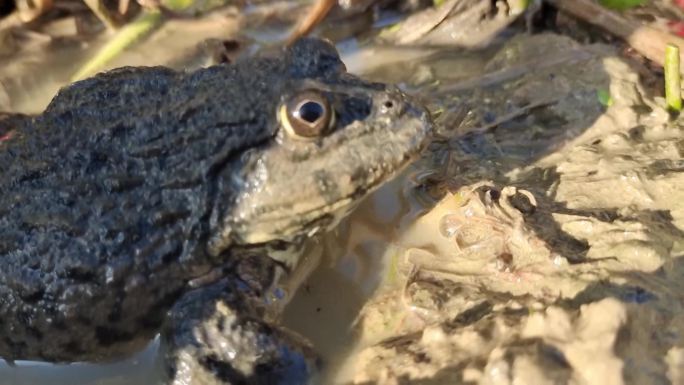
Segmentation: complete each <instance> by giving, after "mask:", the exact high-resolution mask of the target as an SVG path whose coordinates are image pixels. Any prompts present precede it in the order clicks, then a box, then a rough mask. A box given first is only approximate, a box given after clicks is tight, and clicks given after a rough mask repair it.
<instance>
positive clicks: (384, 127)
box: [0, 38, 433, 384]
mask: <svg viewBox="0 0 684 385" xmlns="http://www.w3.org/2000/svg"><path fill="white" fill-rule="evenodd" d="M2 122H4V123H2V124H0V127H2V138H3V140H2V141H0V170H2V171H1V172H0V228H2V229H3V231H2V233H1V234H0V357H2V358H4V359H5V360H7V361H9V362H12V361H14V360H37V361H45V362H53V363H70V362H106V361H113V360H118V359H121V358H123V357H126V356H129V355H130V354H132V353H134V352H137V351H139V350H140V349H142V348H144V347H145V346H147V345H148V344H149V341H150V340H152V339H153V338H155V336H157V335H158V334H159V333H161V341H162V346H163V347H164V353H163V354H161V360H162V362H163V367H164V373H165V375H164V376H165V381H166V383H173V384H176V383H177V384H225V383H255V384H256V383H274V384H275V383H307V381H310V380H311V378H312V376H314V375H315V373H316V371H317V370H318V369H319V368H320V365H321V362H320V359H318V358H317V357H316V355H315V351H314V350H313V348H312V347H311V346H310V344H308V342H307V341H306V339H305V338H303V337H301V336H299V335H297V334H296V333H294V332H292V331H289V330H287V329H286V328H284V327H282V326H281V325H280V324H279V323H278V312H277V311H272V309H274V308H276V309H277V308H278V307H279V306H277V305H276V303H278V301H277V300H278V298H279V293H280V292H279V284H278V282H281V281H282V280H283V279H285V278H284V277H287V276H288V275H289V274H291V273H292V271H294V270H296V268H297V266H298V263H299V262H300V259H301V255H302V250H303V246H302V245H304V244H305V243H306V240H308V239H310V238H311V237H315V236H316V235H317V234H323V233H325V232H327V231H330V230H331V229H334V227H335V226H336V225H337V224H338V223H339V222H340V221H341V220H342V219H343V218H344V217H345V216H346V215H347V214H348V213H349V212H350V211H351V210H353V209H354V208H355V207H356V206H357V205H358V203H359V202H360V201H361V200H362V199H363V198H364V197H366V196H368V195H369V194H370V193H371V192H372V191H374V190H376V189H377V188H378V187H379V186H381V185H382V184H383V183H385V182H386V181H388V180H389V179H391V178H392V177H393V176H395V175H397V173H399V172H400V171H401V170H402V169H403V168H404V167H406V166H407V165H408V164H409V163H411V162H412V161H413V160H414V159H416V158H417V157H418V156H419V154H421V152H422V151H423V150H424V149H425V147H426V146H427V144H428V143H429V141H430V136H431V132H432V126H433V125H432V123H431V119H430V115H429V113H428V112H427V110H426V109H425V108H424V107H422V106H421V105H420V104H419V103H416V102H415V101H414V99H413V98H412V97H410V96H408V95H406V94H405V93H403V92H401V91H400V89H399V88H397V87H396V86H391V85H386V84H382V83H376V82H372V81H368V80H363V79H361V78H360V77H357V76H355V75H352V74H350V73H348V72H347V71H346V67H345V65H344V63H343V61H342V60H341V58H340V56H339V54H338V52H337V51H336V49H335V47H334V45H332V44H331V43H329V42H327V41H324V40H320V39H314V38H303V39H300V40H298V41H297V42H295V43H294V44H292V45H291V46H290V47H288V48H286V49H283V50H282V51H281V52H279V53H277V54H273V53H268V54H263V55H257V56H256V57H252V58H245V59H242V60H237V61H236V62H234V63H224V64H219V65H215V66H211V67H207V68H203V69H198V70H195V71H187V72H186V71H175V70H171V69H169V68H165V67H123V68H119V69H114V70H111V71H108V72H103V73H100V74H98V75H95V76H94V77H91V78H88V79H85V80H81V81H78V82H75V83H73V84H71V85H69V86H66V87H64V88H62V89H61V90H60V91H59V92H58V93H57V95H56V96H55V97H54V98H53V99H52V101H51V102H50V103H49V105H48V106H47V107H46V108H45V110H44V111H43V112H42V113H40V114H38V115H35V116H11V117H10V118H8V117H7V116H5V119H3V120H2ZM281 294H282V293H281Z"/></svg>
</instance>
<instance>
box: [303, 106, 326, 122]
mask: <svg viewBox="0 0 684 385" xmlns="http://www.w3.org/2000/svg"><path fill="white" fill-rule="evenodd" d="M324 113H325V111H324V110H323V106H322V105H321V104H320V103H316V102H306V103H304V104H302V105H301V106H300V107H299V118H300V119H302V120H304V121H306V122H308V123H315V122H316V121H317V120H318V119H320V118H321V116H323V114H324Z"/></svg>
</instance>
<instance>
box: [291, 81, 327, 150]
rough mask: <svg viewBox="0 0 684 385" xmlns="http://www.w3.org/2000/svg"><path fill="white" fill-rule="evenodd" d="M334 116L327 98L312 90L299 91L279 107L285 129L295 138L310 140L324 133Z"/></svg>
mask: <svg viewBox="0 0 684 385" xmlns="http://www.w3.org/2000/svg"><path fill="white" fill-rule="evenodd" d="M334 117H335V114H334V112H333V111H332V110H331V108H330V103H329V102H328V99H327V98H326V97H325V95H323V94H322V93H320V92H318V91H314V90H306V91H302V92H300V93H299V94H297V95H295V96H294V97H292V99H290V101H289V102H287V103H285V104H283V105H282V107H281V108H280V121H281V122H282V125H283V127H284V128H285V131H286V132H287V133H288V134H290V135H291V136H292V137H294V138H297V139H304V140H307V139H309V140H311V139H315V138H318V137H320V136H323V135H325V133H326V132H327V131H328V128H330V127H332V125H333V123H334V122H333V120H334Z"/></svg>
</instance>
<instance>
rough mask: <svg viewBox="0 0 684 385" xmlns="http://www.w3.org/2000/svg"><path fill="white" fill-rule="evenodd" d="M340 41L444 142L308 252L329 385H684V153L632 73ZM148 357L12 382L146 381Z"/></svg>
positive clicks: (534, 49) (595, 59)
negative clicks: (407, 97) (407, 98)
mask: <svg viewBox="0 0 684 385" xmlns="http://www.w3.org/2000/svg"><path fill="white" fill-rule="evenodd" d="M342 48H343V52H345V53H346V55H345V61H347V64H348V67H349V68H350V69H352V70H354V71H355V72H365V73H366V74H367V76H370V77H373V78H375V79H377V80H381V81H390V82H397V83H403V86H404V87H405V88H407V89H409V90H411V91H412V92H416V93H418V94H420V95H421V97H422V98H424V99H425V100H426V102H427V103H428V104H429V105H430V106H431V109H432V110H433V111H434V112H435V115H436V117H437V120H438V121H439V122H440V123H441V126H440V129H439V133H440V135H441V136H442V139H440V140H438V141H437V142H436V143H435V144H434V145H433V147H432V149H431V150H432V152H431V153H430V154H429V155H427V156H426V157H425V158H424V159H422V160H420V161H419V162H417V163H416V164H415V165H413V166H412V167H410V168H409V169H408V170H407V171H406V172H405V173H404V174H403V175H402V176H401V177H400V178H398V179H397V180H396V181H394V182H393V183H391V184H389V185H388V186H385V187H383V188H382V189H381V190H380V191H378V192H377V193H376V194H374V195H373V196H371V197H370V198H369V199H368V200H367V201H366V202H364V203H363V204H362V205H361V207H360V208H359V210H357V211H356V212H355V213H354V214H353V215H352V216H351V217H350V218H349V220H347V221H345V222H344V223H343V224H342V225H341V226H340V228H339V229H338V230H337V231H336V232H335V233H334V234H331V235H330V236H328V237H326V238H325V239H323V240H322V241H321V242H320V244H319V245H317V246H318V247H316V248H315V249H316V251H317V252H322V255H323V261H322V264H321V265H320V267H319V268H318V269H317V270H316V271H315V272H314V274H313V275H312V276H311V278H310V279H308V280H307V281H306V282H305V283H304V285H303V286H302V287H301V288H300V290H299V291H298V292H297V294H296V296H295V297H294V299H293V300H292V302H291V303H290V305H289V306H288V308H287V309H286V312H285V314H284V322H285V324H287V325H288V326H290V327H292V328H293V329H295V330H298V331H299V332H301V333H302V334H304V335H306V336H307V337H308V338H309V339H311V341H313V343H314V344H315V346H316V347H317V349H318V350H319V351H320V352H321V354H322V355H323V356H324V358H325V359H326V363H327V367H326V368H327V376H328V377H327V378H328V380H327V381H326V382H330V383H333V382H337V383H348V382H354V383H402V381H403V382H404V383H405V382H407V381H412V382H414V383H421V381H422V382H423V383H432V384H435V383H437V384H438V383H445V384H446V383H448V384H453V383H481V384H495V383H496V384H508V383H510V384H513V383H535V384H547V383H548V384H551V383H554V384H557V383H576V384H604V383H605V384H623V383H630V384H647V383H648V384H668V383H672V384H679V383H684V369H683V368H684V340H683V339H682V333H684V330H682V328H683V327H684V326H683V325H684V313H683V312H682V310H683V309H682V304H683V303H684V297H683V293H684V291H683V290H682V289H684V288H683V287H682V285H683V283H682V282H684V281H683V278H684V276H683V274H684V267H683V266H684V265H683V264H682V263H680V262H681V260H680V258H679V257H681V256H684V232H683V231H684V206H682V203H681V202H684V196H682V194H683V193H682V189H681V186H683V185H684V177H683V176H682V175H683V174H682V171H684V166H683V165H682V153H683V152H684V143H683V142H682V139H681V137H682V134H681V127H680V126H679V125H678V124H677V123H676V122H671V121H670V120H669V117H668V116H667V114H666V113H665V112H664V110H663V109H662V107H661V106H662V100H660V99H658V98H657V97H654V95H651V93H650V92H649V91H648V90H644V89H643V87H642V86H641V84H640V82H639V77H638V75H637V73H638V71H639V68H638V67H635V66H634V65H633V64H629V63H627V62H625V61H624V60H623V59H620V58H618V57H617V56H616V53H615V52H614V51H613V50H612V49H611V48H610V47H606V46H599V45H595V46H580V45H578V44H576V43H574V42H572V41H570V40H569V39H566V38H563V37H558V36H554V35H542V36H533V37H525V36H520V37H517V38H515V39H513V40H512V41H509V42H507V43H506V44H504V45H503V46H502V47H492V48H490V49H488V50H482V51H477V52H470V53H464V52H453V51H424V50H415V49H394V50H388V49H386V48H385V49H382V48H372V49H361V50H359V49H358V47H356V46H354V45H353V44H351V45H347V46H343V47H342ZM380 53H382V55H380ZM389 53H393V54H394V55H396V56H395V57H394V58H397V59H399V58H401V59H404V60H403V61H404V64H398V63H396V62H394V60H395V59H394V58H393V57H391V56H388V54H389ZM369 57H382V58H383V59H382V61H380V62H371V66H369V65H367V63H368V58H369ZM406 59H410V60H406ZM406 62H409V63H408V64H406ZM599 92H603V93H604V94H608V95H610V97H611V98H610V103H605V100H604V104H602V103H601V102H600V100H599V97H598V94H599ZM607 104H610V105H609V106H608V105H607ZM483 181H486V183H484V184H483V183H482V182H483ZM438 202H439V203H438ZM155 351H156V346H154V345H153V346H151V347H150V348H149V349H148V350H147V351H145V352H142V353H140V355H138V356H136V357H133V358H131V359H129V360H127V361H125V362H122V363H115V364H110V365H83V364H76V365H65V366H57V365H46V364H40V363H24V362H19V363H17V367H14V368H10V367H7V366H2V367H0V384H45V383H50V384H60V383H64V384H67V383H69V384H74V383H77V384H124V383H126V384H149V383H151V382H152V381H153V380H154V378H156V373H157V372H156V370H157V369H156V366H155Z"/></svg>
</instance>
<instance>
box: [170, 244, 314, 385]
mask: <svg viewBox="0 0 684 385" xmlns="http://www.w3.org/2000/svg"><path fill="white" fill-rule="evenodd" d="M263 262H264V263H265V264H269V262H268V258H266V257H264V260H263ZM244 270H249V272H248V273H247V275H251V276H248V277H246V276H245V273H244ZM253 273H254V270H253V269H242V271H241V269H240V268H239V267H236V268H235V269H232V270H231V271H228V272H227V273H226V276H225V277H224V278H223V279H221V280H219V281H217V282H215V283H213V284H211V285H209V286H206V287H202V288H198V289H195V290H192V291H190V292H188V293H187V294H185V295H184V296H183V297H182V298H181V299H180V300H179V301H178V302H177V303H176V305H175V306H174V307H173V309H172V310H171V311H170V313H169V317H168V319H167V323H166V325H165V327H164V329H163V331H162V341H163V342H162V344H163V349H164V353H163V359H164V367H165V371H166V374H167V376H168V378H169V381H168V382H169V383H170V384H173V385H177V384H178V385H180V384H207V385H208V384H216V385H218V384H307V383H310V381H311V379H312V378H313V377H314V376H315V375H316V373H317V371H318V366H319V364H318V358H317V357H316V355H315V353H314V352H313V349H312V348H311V347H310V345H309V344H308V343H307V342H306V341H305V340H304V339H303V338H302V337H300V336H298V335H296V334H295V333H293V332H290V331H288V330H286V329H284V328H282V327H280V326H278V325H277V324H275V323H272V322H268V321H266V320H265V319H264V314H265V312H266V310H267V309H266V304H265V302H264V301H263V298H264V290H262V288H261V286H262V285H261V284H260V283H259V282H258V281H259V279H258V277H256V278H257V279H256V280H255V279H254V278H255V277H254V276H253V275H252V274H253ZM264 281H265V280H264Z"/></svg>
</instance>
